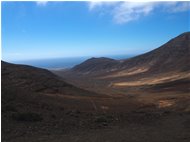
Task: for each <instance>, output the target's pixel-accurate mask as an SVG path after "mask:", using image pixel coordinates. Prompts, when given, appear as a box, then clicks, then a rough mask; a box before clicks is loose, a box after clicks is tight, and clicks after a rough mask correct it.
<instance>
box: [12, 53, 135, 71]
mask: <svg viewBox="0 0 190 142" xmlns="http://www.w3.org/2000/svg"><path fill="white" fill-rule="evenodd" d="M133 56H134V55H113V56H102V57H108V58H112V59H117V60H120V59H127V58H130V57H133ZM90 58H92V57H67V58H66V57H65V58H52V59H35V60H34V59H33V60H20V61H11V63H15V64H25V65H31V66H35V67H39V68H45V69H49V70H58V69H66V68H72V67H74V66H75V65H78V64H80V63H82V62H84V61H85V60H87V59H90Z"/></svg>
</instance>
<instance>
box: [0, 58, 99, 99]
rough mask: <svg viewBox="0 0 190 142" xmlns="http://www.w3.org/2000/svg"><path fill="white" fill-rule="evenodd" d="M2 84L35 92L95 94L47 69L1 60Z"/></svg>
mask: <svg viewBox="0 0 190 142" xmlns="http://www.w3.org/2000/svg"><path fill="white" fill-rule="evenodd" d="M1 75H2V86H3V87H9V86H13V87H16V88H21V89H24V90H28V91H30V92H37V93H47V94H48V93H49V94H62V95H81V94H82V95H84V96H85V95H97V94H95V93H93V92H89V91H86V90H83V89H79V88H77V87H74V86H73V85H71V84H68V83H66V82H65V81H63V80H62V79H61V78H60V77H58V76H56V75H55V74H53V73H51V72H50V71H48V70H45V69H41V68H36V67H32V66H28V65H16V64H11V63H7V62H4V61H1Z"/></svg>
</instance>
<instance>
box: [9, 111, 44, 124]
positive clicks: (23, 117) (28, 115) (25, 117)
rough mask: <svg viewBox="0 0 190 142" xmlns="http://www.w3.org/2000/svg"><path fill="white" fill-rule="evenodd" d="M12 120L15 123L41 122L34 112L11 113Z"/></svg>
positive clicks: (38, 115) (39, 116)
mask: <svg viewBox="0 0 190 142" xmlns="http://www.w3.org/2000/svg"><path fill="white" fill-rule="evenodd" d="M12 118H13V119H14V120H17V121H28V122H36V121H42V120H43V118H42V116H41V115H40V114H38V113H34V112H22V113H21V112H18V113H13V115H12Z"/></svg>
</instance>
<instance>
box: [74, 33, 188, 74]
mask: <svg viewBox="0 0 190 142" xmlns="http://www.w3.org/2000/svg"><path fill="white" fill-rule="evenodd" d="M189 56H190V32H186V33H183V34H181V35H179V36H177V37H176V38H174V39H172V40H170V41H168V42H167V43H166V44H164V45H162V46H161V47H159V48H157V49H155V50H152V51H150V52H148V53H145V54H142V55H139V56H136V57H133V58H130V59H126V60H120V61H119V60H113V59H109V58H103V57H102V58H91V59H88V60H87V61H85V62H83V63H81V64H79V65H77V66H75V67H74V68H73V69H72V71H75V72H79V73H85V72H88V73H97V72H99V73H102V72H103V71H104V72H108V71H109V72H112V71H119V70H131V69H132V68H137V67H138V68H140V67H143V68H145V67H146V68H148V70H150V71H157V72H158V71H166V70H167V71H169V70H170V71H171V70H174V69H175V70H180V71H185V70H189V69H190V64H189V62H190V58H189ZM100 71H101V72H100Z"/></svg>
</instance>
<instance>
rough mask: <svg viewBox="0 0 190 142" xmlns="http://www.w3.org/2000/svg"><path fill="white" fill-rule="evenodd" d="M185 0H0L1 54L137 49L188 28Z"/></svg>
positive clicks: (24, 56) (12, 57)
mask: <svg viewBox="0 0 190 142" xmlns="http://www.w3.org/2000/svg"><path fill="white" fill-rule="evenodd" d="M189 3H190V2H143V3H142V2H141V3H139V2H42V1H41V2H38V1H36V2H34V1H33V2H32V1H31V2H2V59H3V60H5V61H19V60H34V59H37V60H39V59H50V58H69V57H101V56H112V55H139V54H142V53H145V52H148V51H151V50H153V49H155V48H158V47H159V46H161V45H163V44H164V43H166V42H167V41H169V40H170V39H172V38H174V37H176V36H178V35H179V34H181V33H183V32H187V31H189V25H188V24H189V23H188V18H189V12H188V10H189Z"/></svg>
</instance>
